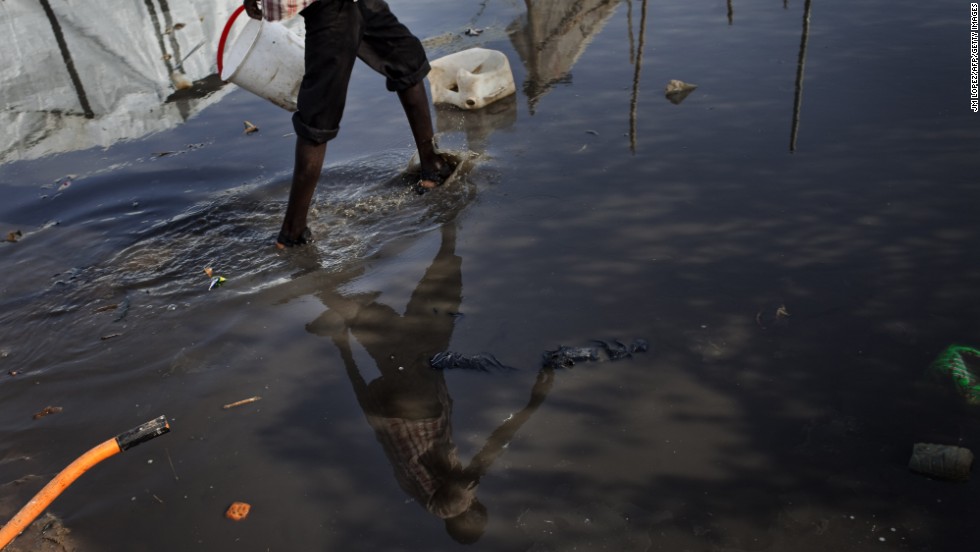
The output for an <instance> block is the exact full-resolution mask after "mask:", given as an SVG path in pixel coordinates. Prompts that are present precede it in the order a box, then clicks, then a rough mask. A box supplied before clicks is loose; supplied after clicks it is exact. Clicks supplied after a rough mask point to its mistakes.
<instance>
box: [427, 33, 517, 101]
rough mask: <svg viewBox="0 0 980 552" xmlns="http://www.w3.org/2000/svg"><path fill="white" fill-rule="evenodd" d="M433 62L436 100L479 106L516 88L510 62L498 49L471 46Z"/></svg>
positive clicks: (430, 75)
mask: <svg viewBox="0 0 980 552" xmlns="http://www.w3.org/2000/svg"><path fill="white" fill-rule="evenodd" d="M430 65H431V66H432V71H430V72H429V76H428V78H429V87H430V88H431V90H432V102H433V103H436V104H451V105H455V106H456V107H459V108H461V109H480V108H481V107H484V106H486V105H488V104H491V103H493V102H495V101H497V100H499V99H500V98H506V97H507V96H510V95H511V94H513V93H514V92H516V91H517V88H516V87H515V86H514V74H513V73H512V72H511V70H510V62H509V61H507V56H505V55H504V54H503V52H498V51H497V50H487V49H484V48H470V49H469V50H463V51H462V52H456V53H455V54H449V55H448V56H445V57H441V58H439V59H437V60H435V61H432V62H431V63H430Z"/></svg>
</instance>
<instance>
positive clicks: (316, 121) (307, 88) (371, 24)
mask: <svg viewBox="0 0 980 552" xmlns="http://www.w3.org/2000/svg"><path fill="white" fill-rule="evenodd" d="M300 15H302V16H303V19H304V20H305V23H306V60H305V61H306V74H305V75H304V76H303V83H302V84H301V85H300V89H299V97H298V98H297V108H298V110H297V112H296V113H294V114H293V128H295V129H296V134H298V135H300V136H302V137H303V138H306V139H308V140H312V141H313V142H316V143H319V144H322V143H324V142H326V141H328V140H332V139H333V138H334V137H336V136H337V133H338V132H339V131H340V119H341V117H343V114H344V105H345V103H346V101H347V87H348V84H349V83H350V76H351V72H352V71H353V69H354V60H355V58H360V59H361V60H362V61H363V62H364V63H367V64H368V65H369V66H370V67H371V68H372V69H374V70H375V71H377V72H378V73H381V74H382V75H384V76H385V79H386V80H387V86H388V90H390V91H392V92H397V91H399V90H404V89H406V88H410V87H411V86H413V85H415V84H417V83H419V82H421V81H422V79H424V78H425V76H426V75H428V74H429V61H428V59H426V57H425V49H423V48H422V42H421V41H419V39H418V38H416V37H415V35H413V34H412V33H411V32H410V31H409V30H408V28H407V27H405V25H402V24H401V23H400V22H399V21H398V19H397V18H396V17H395V16H394V14H392V13H391V10H390V9H389V8H388V4H387V3H386V2H385V1H384V0H357V1H356V2H355V1H353V0H318V1H317V2H314V3H312V4H310V5H309V6H308V7H307V8H306V9H304V10H303V11H302V12H300Z"/></svg>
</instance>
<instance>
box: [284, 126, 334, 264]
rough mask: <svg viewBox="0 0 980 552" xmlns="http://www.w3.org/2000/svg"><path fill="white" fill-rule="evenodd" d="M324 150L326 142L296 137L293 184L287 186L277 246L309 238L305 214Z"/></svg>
mask: <svg viewBox="0 0 980 552" xmlns="http://www.w3.org/2000/svg"><path fill="white" fill-rule="evenodd" d="M326 152H327V144H326V142H324V143H322V144H318V143H316V142H313V141H312V140H308V139H306V138H303V137H302V136H296V160H295V165H294V167H293V184H292V187H291V188H290V189H289V203H288V204H287V205H286V216H285V217H284V219H283V222H282V230H281V231H280V232H279V237H278V238H277V239H276V247H278V248H280V249H283V248H285V247H287V246H291V245H299V244H303V243H306V242H307V241H310V239H311V238H310V234H309V232H308V229H307V215H308V214H309V212H310V204H311V203H312V202H313V193H314V192H315V191H316V184H317V181H318V180H319V179H320V171H321V170H322V169H323V158H324V156H325V155H326Z"/></svg>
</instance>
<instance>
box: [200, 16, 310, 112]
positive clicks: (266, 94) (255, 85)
mask: <svg viewBox="0 0 980 552" xmlns="http://www.w3.org/2000/svg"><path fill="white" fill-rule="evenodd" d="M244 10H245V7H244V6H239V7H238V9H236V10H235V11H234V13H232V14H231V17H230V18H229V19H228V23H226V24H225V28H224V30H223V31H222V32H221V40H220V41H219V42H218V74H219V75H220V77H221V80H224V81H231V82H233V83H235V84H237V85H238V86H241V87H242V88H244V89H245V90H248V91H249V92H251V93H253V94H256V95H258V96H261V97H263V98H265V99H267V100H269V101H270V102H272V103H274V104H276V105H278V106H279V107H282V108H283V109H288V110H289V111H296V95H297V94H298V93H299V85H300V83H301V82H302V81H303V73H304V72H305V66H304V61H303V54H304V52H303V50H304V46H303V41H302V40H301V39H300V37H299V36H297V35H296V34H295V33H293V32H291V31H290V30H289V29H287V28H286V27H284V26H283V25H282V24H280V23H275V22H271V21H257V20H255V19H251V18H248V22H247V23H245V27H244V28H243V29H242V31H241V33H239V34H238V37H237V38H236V39H235V42H234V44H232V45H231V49H230V50H229V51H228V59H227V62H226V61H225V60H224V59H223V58H224V51H225V42H226V41H227V39H228V32H229V31H230V30H231V26H232V24H233V23H234V22H235V18H237V17H238V15H239V14H240V13H242V11H244Z"/></svg>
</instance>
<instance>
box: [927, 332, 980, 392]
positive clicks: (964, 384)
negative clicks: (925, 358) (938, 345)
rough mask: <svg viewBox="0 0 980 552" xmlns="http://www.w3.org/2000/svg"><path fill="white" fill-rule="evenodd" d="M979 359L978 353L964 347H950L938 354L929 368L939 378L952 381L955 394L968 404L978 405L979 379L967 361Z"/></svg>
mask: <svg viewBox="0 0 980 552" xmlns="http://www.w3.org/2000/svg"><path fill="white" fill-rule="evenodd" d="M968 358H970V359H973V360H974V361H976V360H978V359H980V351H978V350H977V349H974V348H973V347H967V346H965V345H950V346H949V347H946V349H945V350H943V352H942V353H939V356H937V357H936V360H934V361H933V362H932V364H931V365H930V368H931V369H932V370H933V371H934V372H935V373H936V374H937V375H940V376H946V377H949V378H951V379H952V380H953V386H954V387H955V388H956V392H957V393H959V394H960V396H962V397H963V398H964V399H966V401H967V402H968V403H970V404H980V378H977V375H976V373H975V372H974V370H973V369H971V367H970V366H968V365H967V359H968Z"/></svg>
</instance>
